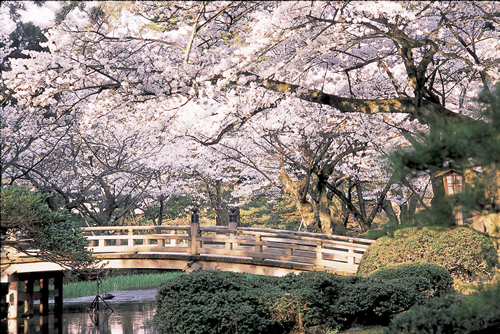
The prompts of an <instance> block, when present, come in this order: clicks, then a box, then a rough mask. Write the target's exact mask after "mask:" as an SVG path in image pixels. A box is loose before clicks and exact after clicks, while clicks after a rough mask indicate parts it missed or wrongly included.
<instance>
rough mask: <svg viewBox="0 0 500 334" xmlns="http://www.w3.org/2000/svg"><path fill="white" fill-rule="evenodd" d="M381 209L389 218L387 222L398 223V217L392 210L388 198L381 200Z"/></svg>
mask: <svg viewBox="0 0 500 334" xmlns="http://www.w3.org/2000/svg"><path fill="white" fill-rule="evenodd" d="M382 210H384V212H385V214H386V215H387V218H389V222H390V223H391V224H394V225H396V226H397V225H399V219H398V216H397V215H396V213H395V212H394V209H393V208H392V203H391V201H389V200H387V199H386V200H384V201H383V202H382Z"/></svg>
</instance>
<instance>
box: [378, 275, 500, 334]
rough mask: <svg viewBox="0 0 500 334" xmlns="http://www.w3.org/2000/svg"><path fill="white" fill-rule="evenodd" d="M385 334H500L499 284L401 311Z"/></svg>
mask: <svg viewBox="0 0 500 334" xmlns="http://www.w3.org/2000/svg"><path fill="white" fill-rule="evenodd" d="M385 333H386V334H400V333H401V334H413V333H414V334H430V333H433V334H445V333H455V334H462V333H463V334H465V333H485V334H486V333H500V283H497V284H496V285H494V286H493V287H491V288H490V289H486V290H480V291H478V292H476V293H473V294H471V295H462V294H459V293H457V292H453V293H448V294H445V295H443V296H440V297H437V298H433V299H431V300H429V301H428V302H427V303H426V304H423V305H415V306H413V307H412V308H411V309H410V310H409V311H408V312H405V313H402V314H399V315H398V316H396V317H395V318H394V319H393V320H392V321H391V323H390V325H389V327H387V328H386V330H385Z"/></svg>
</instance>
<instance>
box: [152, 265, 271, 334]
mask: <svg viewBox="0 0 500 334" xmlns="http://www.w3.org/2000/svg"><path fill="white" fill-rule="evenodd" d="M272 290H273V289H272V285H267V284H264V285H259V284H258V280H256V279H252V278H250V277H249V276H248V275H244V274H237V273H232V272H222V271H199V272H195V273H192V274H190V275H186V276H180V277H177V278H175V279H170V280H167V281H165V282H164V283H163V284H162V286H161V287H160V289H159V290H158V294H157V296H156V308H157V312H156V314H155V317H154V324H155V326H156V327H157V329H158V330H159V331H160V332H163V333H183V334H184V333H197V334H203V333H273V332H274V330H273V325H274V321H273V320H272V319H271V316H270V315H269V314H268V312H267V310H266V308H265V304H264V301H263V296H264V295H270V294H272Z"/></svg>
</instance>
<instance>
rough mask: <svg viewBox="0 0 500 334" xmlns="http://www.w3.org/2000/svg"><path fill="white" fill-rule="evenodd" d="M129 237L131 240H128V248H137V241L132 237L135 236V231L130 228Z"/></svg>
mask: <svg viewBox="0 0 500 334" xmlns="http://www.w3.org/2000/svg"><path fill="white" fill-rule="evenodd" d="M128 235H129V236H130V238H129V239H128V246H129V247H132V246H135V239H134V238H132V236H133V235H134V230H133V229H131V228H129V229H128Z"/></svg>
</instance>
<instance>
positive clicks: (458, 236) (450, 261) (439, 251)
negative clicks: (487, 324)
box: [358, 227, 498, 281]
mask: <svg viewBox="0 0 500 334" xmlns="http://www.w3.org/2000/svg"><path fill="white" fill-rule="evenodd" d="M418 261H425V262H429V263H434V264H437V265H439V266H442V267H444V268H446V269H447V270H449V272H450V274H451V276H452V277H453V278H457V279H462V280H465V281H470V280H472V279H473V278H474V277H475V276H477V275H481V274H490V272H491V270H492V269H493V268H494V266H495V265H496V264H497V263H498V259H497V256H496V250H495V247H494V246H493V244H492V242H491V241H490V240H489V239H488V237H486V236H484V235H481V234H480V233H478V232H476V231H474V230H472V229H469V228H466V227H456V228H444V227H409V228H403V229H400V230H396V231H395V232H394V234H393V235H392V236H385V237H382V238H380V239H378V240H377V241H376V242H375V243H373V244H372V245H371V246H370V248H368V250H367V252H365V254H364V255H363V260H362V261H361V263H360V266H359V268H358V275H362V276H366V275H368V274H370V273H371V272H373V271H375V270H376V269H379V268H383V267H386V266H388V265H390V264H395V263H404V262H418Z"/></svg>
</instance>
